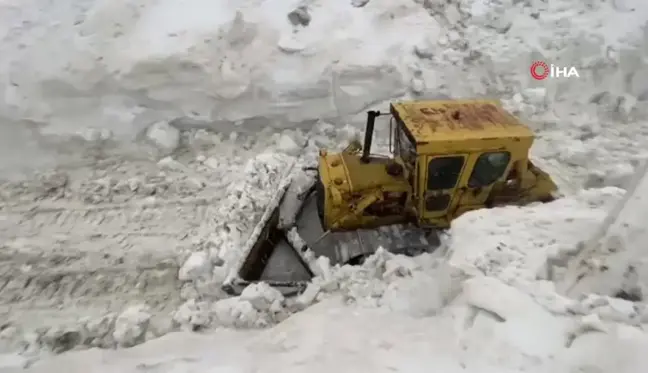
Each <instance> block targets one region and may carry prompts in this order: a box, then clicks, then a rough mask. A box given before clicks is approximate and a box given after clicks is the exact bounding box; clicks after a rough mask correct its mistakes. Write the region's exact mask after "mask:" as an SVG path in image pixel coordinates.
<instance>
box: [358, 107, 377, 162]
mask: <svg viewBox="0 0 648 373" xmlns="http://www.w3.org/2000/svg"><path fill="white" fill-rule="evenodd" d="M378 116H380V112H379V111H376V110H370V111H368V112H367V128H365V138H364V145H363V146H362V158H361V159H362V162H364V163H369V156H370V154H371V142H372V141H373V132H374V126H375V124H376V117H378Z"/></svg>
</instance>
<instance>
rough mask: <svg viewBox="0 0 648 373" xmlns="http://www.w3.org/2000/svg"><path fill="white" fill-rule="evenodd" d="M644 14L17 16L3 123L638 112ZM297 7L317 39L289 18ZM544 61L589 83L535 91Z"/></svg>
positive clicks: (523, 7)
mask: <svg viewBox="0 0 648 373" xmlns="http://www.w3.org/2000/svg"><path fill="white" fill-rule="evenodd" d="M631 5H632V6H635V7H637V5H636V4H630V5H624V7H619V6H618V3H615V5H614V6H613V5H610V4H608V3H591V4H590V3H588V4H580V3H579V4H578V5H577V4H574V3H572V2H570V1H561V2H552V3H551V4H545V3H543V2H540V1H529V2H523V3H513V2H510V1H508V0H505V1H490V2H488V3H482V2H478V1H472V0H464V1H459V2H453V3H448V4H435V3H433V2H427V1H418V2H416V1H405V0H403V1H398V2H393V1H386V0H373V1H371V2H369V3H368V4H367V5H366V6H364V7H361V8H355V7H353V6H352V5H351V4H350V3H347V2H320V1H313V0H311V1H301V2H300V1H287V2H282V3H275V2H269V1H261V0H248V1H242V2H241V1H221V2H218V3H214V2H209V1H204V0H192V1H189V2H183V3H182V4H178V3H174V2H170V1H162V0H156V1H152V2H146V3H132V2H127V1H96V2H62V3H57V4H56V5H47V4H41V3H39V2H31V3H30V2H27V3H23V2H21V3H20V6H19V5H18V3H17V2H16V3H12V2H4V3H3V4H2V7H3V9H5V10H7V12H6V16H5V17H6V19H7V22H6V26H5V29H4V30H2V31H4V32H0V35H3V36H4V38H3V46H2V49H3V53H2V57H0V68H2V71H3V72H4V74H3V76H2V79H0V84H1V85H2V89H3V90H4V92H5V103H4V105H3V110H2V111H3V112H6V113H8V114H6V115H8V116H10V117H14V118H30V119H32V120H35V121H37V122H42V123H48V124H49V126H50V129H51V130H52V131H68V132H76V131H78V130H79V129H82V128H85V127H90V126H92V127H103V128H109V129H110V130H112V131H113V132H115V133H121V134H127V135H129V134H132V133H133V132H137V131H138V130H140V129H141V128H142V127H143V126H146V125H148V124H150V123H152V122H153V121H155V120H159V119H171V118H178V117H180V118H194V119H200V120H202V121H204V122H203V124H204V125H209V126H212V127H216V128H220V129H224V128H230V127H231V124H232V122H237V121H245V120H247V125H248V126H249V128H253V129H254V128H259V127H260V126H268V125H271V126H285V125H296V124H298V123H302V122H303V121H307V120H312V119H321V118H337V117H339V116H345V115H348V114H354V113H356V112H358V111H360V110H362V109H363V108H364V107H366V106H367V105H370V104H372V103H376V102H381V101H383V100H385V99H388V98H392V97H399V96H401V95H402V94H403V93H405V91H406V89H407V88H409V89H410V90H411V91H413V93H418V94H423V95H439V94H447V95H450V96H475V95H495V96H501V95H504V96H512V95H513V94H515V93H520V92H523V90H524V89H525V88H528V87H542V88H545V89H546V91H547V92H546V97H544V98H540V100H541V101H547V102H548V103H553V102H555V101H557V102H560V101H565V100H567V101H570V102H574V101H575V102H578V103H583V104H584V103H587V102H588V101H589V100H590V99H592V97H594V96H595V94H597V93H604V92H609V94H611V95H612V97H610V99H611V100H612V101H613V103H616V102H617V98H618V97H619V95H621V96H623V95H625V94H630V96H631V97H627V100H630V103H629V104H626V106H628V105H629V108H626V110H632V109H633V106H634V105H632V103H633V102H634V101H633V100H635V99H636V98H644V99H645V98H646V92H645V88H644V87H645V82H646V75H647V74H648V72H647V70H646V69H645V67H642V65H641V62H640V56H641V52H637V51H630V49H634V48H635V47H636V46H637V43H640V42H641V40H636V37H634V39H633V38H630V39H626V34H627V33H630V32H634V31H636V27H637V23H638V22H640V21H641V19H642V16H641V14H642V10H641V9H640V8H639V7H637V8H636V9H635V10H634V11H629V10H627V9H625V8H628V7H631ZM297 6H303V7H304V8H305V9H307V13H308V15H309V19H310V20H309V22H308V24H307V25H302V24H298V25H293V24H292V23H291V22H290V20H289V18H288V17H287V14H288V13H289V12H290V11H292V10H294V9H295V8H296V7H297ZM615 7H616V8H617V9H615ZM86 10H87V12H86ZM643 13H645V12H643ZM644 21H645V20H644ZM303 23H305V22H303ZM609 25H615V26H614V27H613V28H611V27H610V26H609ZM619 25H623V26H624V27H619ZM619 40H623V41H624V42H623V43H622V44H619ZM630 47H632V48H630ZM539 58H540V59H545V60H547V61H549V62H552V63H559V64H562V65H574V66H577V67H578V68H579V69H580V73H581V76H582V78H581V79H580V80H578V81H575V80H569V81H568V82H565V81H558V80H557V81H553V82H552V81H542V82H534V81H532V79H531V78H530V76H529V74H528V67H529V64H530V61H532V60H533V59H539ZM595 87H602V88H601V92H599V90H598V89H597V88H595ZM543 96H544V95H543ZM623 97H625V96H623ZM537 99H538V98H537V97H536V98H535V100H536V102H531V104H532V105H535V106H537V105H538V102H537ZM531 100H532V101H533V98H531ZM525 101H529V98H528V97H527V99H526V100H525ZM562 114H563V113H560V115H562ZM259 117H264V119H261V120H259V119H258V118H259ZM254 118H257V120H256V121H255V120H253V119H254ZM194 124H195V123H194ZM239 124H240V123H239Z"/></svg>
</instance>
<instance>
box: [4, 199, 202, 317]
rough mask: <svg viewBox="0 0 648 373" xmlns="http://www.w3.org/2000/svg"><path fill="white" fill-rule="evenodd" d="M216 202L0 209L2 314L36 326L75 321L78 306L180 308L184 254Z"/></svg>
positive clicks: (93, 311)
mask: <svg viewBox="0 0 648 373" xmlns="http://www.w3.org/2000/svg"><path fill="white" fill-rule="evenodd" d="M212 202H213V201H210V200H208V199H205V198H184V199H175V200H166V201H162V202H159V203H148V204H147V203H142V202H141V201H138V202H131V203H124V204H104V205H80V204H79V205H71V204H65V203H60V204H52V203H50V204H46V205H36V204H35V205H19V206H9V205H0V237H1V238H2V240H1V241H0V315H3V317H4V318H5V319H6V320H11V321H16V322H20V323H21V324H22V322H28V323H34V322H35V323H37V324H38V322H39V320H38V318H39V317H40V316H39V315H43V314H44V313H47V316H48V318H52V317H54V318H63V319H68V318H69V319H74V318H75V317H78V315H77V314H76V310H77V309H80V308H83V309H84V315H85V314H87V313H90V314H97V315H99V314H102V313H106V312H110V311H119V310H121V309H122V308H123V307H124V306H126V305H128V304H129V303H131V302H142V301H146V302H147V303H148V304H149V305H150V306H152V307H153V308H154V309H157V310H159V311H163V310H167V309H171V308H173V307H175V306H176V305H178V304H179V303H180V299H179V286H180V284H179V282H178V281H177V279H176V277H177V271H178V262H179V260H180V258H178V251H179V250H178V249H179V247H180V248H181V247H182V246H183V245H191V242H190V237H191V236H192V232H193V231H194V230H195V229H197V228H198V226H199V225H200V223H201V222H202V221H204V220H205V219H208V217H209V215H210V214H211V213H212V211H211V209H212V208H213V207H212V206H213V205H214V203H212ZM85 311H89V312H85ZM51 314H56V315H51ZM21 321H22V322H21Z"/></svg>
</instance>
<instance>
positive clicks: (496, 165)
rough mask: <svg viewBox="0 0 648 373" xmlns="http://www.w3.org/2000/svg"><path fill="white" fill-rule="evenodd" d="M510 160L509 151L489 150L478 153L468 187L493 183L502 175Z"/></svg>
mask: <svg viewBox="0 0 648 373" xmlns="http://www.w3.org/2000/svg"><path fill="white" fill-rule="evenodd" d="M510 161H511V153H509V152H489V153H484V154H482V155H480V156H479V158H477V162H475V168H474V169H473V172H472V174H471V175H470V179H469V180H468V187H469V188H481V187H485V186H487V185H490V184H492V183H494V182H495V181H496V180H497V179H499V178H500V177H502V175H504V171H506V168H507V167H508V164H509V162H510Z"/></svg>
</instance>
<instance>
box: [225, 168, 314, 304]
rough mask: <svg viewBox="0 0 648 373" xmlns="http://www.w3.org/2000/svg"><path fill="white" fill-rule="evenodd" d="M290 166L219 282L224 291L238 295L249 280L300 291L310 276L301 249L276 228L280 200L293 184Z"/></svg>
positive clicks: (288, 293)
mask: <svg viewBox="0 0 648 373" xmlns="http://www.w3.org/2000/svg"><path fill="white" fill-rule="evenodd" d="M293 169H294V164H293V166H291V167H290V168H289V169H288V170H287V171H286V172H285V173H284V175H283V177H282V179H281V182H280V185H279V187H278V189H277V193H276V194H275V197H274V198H273V199H272V201H270V203H269V204H268V206H267V207H266V210H265V211H264V213H263V215H262V217H261V219H260V220H259V222H258V223H257V224H256V226H255V228H254V229H253V231H252V234H251V235H250V237H249V238H248V240H247V241H246V243H245V245H244V247H243V249H242V250H241V256H240V259H239V261H238V262H237V263H235V264H234V265H233V267H232V268H231V270H230V273H229V276H228V277H227V279H226V280H225V282H224V284H223V289H224V290H225V291H226V292H227V293H229V294H232V295H238V294H240V293H241V292H242V291H243V289H244V288H245V287H246V286H248V285H250V284H252V283H255V282H265V283H268V284H269V285H271V286H273V287H276V288H277V289H279V290H280V291H281V292H282V293H284V295H290V294H293V293H296V292H300V291H302V290H303V288H305V286H306V284H307V283H308V281H310V279H311V278H312V277H313V272H312V270H311V269H310V267H309V266H308V264H307V262H306V260H305V258H304V256H303V253H302V252H300V251H298V250H296V249H295V247H294V246H293V245H291V242H290V241H289V240H288V239H287V237H286V233H285V231H284V230H282V229H280V228H279V226H280V215H281V214H280V212H281V206H282V201H283V200H284V197H285V196H286V194H287V192H288V191H289V189H290V187H291V185H293V183H292V179H293V178H292V175H291V173H292V170H293ZM293 189H294V187H293Z"/></svg>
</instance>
